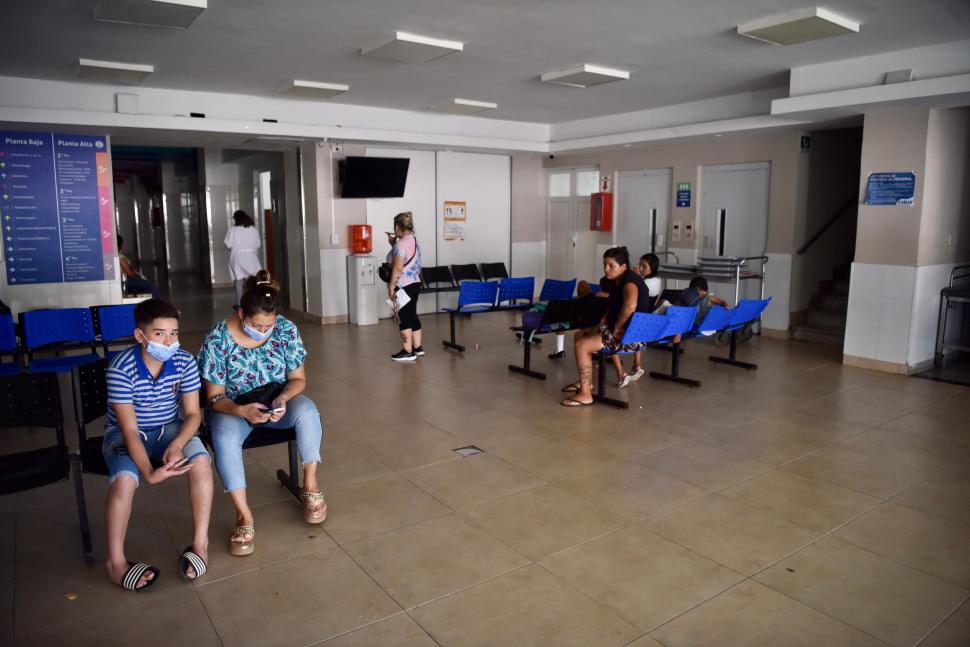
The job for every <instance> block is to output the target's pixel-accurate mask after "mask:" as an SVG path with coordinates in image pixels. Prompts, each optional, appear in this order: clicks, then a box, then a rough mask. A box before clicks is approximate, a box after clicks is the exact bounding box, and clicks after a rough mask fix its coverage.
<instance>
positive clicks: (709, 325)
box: [690, 306, 733, 337]
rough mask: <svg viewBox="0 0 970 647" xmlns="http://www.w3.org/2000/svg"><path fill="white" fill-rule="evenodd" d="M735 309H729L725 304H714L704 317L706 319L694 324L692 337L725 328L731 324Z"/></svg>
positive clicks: (691, 332)
mask: <svg viewBox="0 0 970 647" xmlns="http://www.w3.org/2000/svg"><path fill="white" fill-rule="evenodd" d="M732 316H733V310H728V309H727V308H725V307H724V306H714V307H712V308H711V309H710V311H709V312H708V313H707V316H706V317H704V320H703V321H701V322H700V323H699V324H697V325H696V326H694V329H693V330H692V331H690V336H691V337H697V336H701V335H702V336H705V337H706V336H708V335H712V334H714V333H716V332H720V331H721V330H725V329H726V328H727V327H728V326H729V325H730V324H731V317H732Z"/></svg>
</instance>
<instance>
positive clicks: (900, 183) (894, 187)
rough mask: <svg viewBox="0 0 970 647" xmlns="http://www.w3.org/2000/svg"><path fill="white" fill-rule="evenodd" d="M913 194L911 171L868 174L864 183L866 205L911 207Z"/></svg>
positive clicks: (913, 175) (912, 175)
mask: <svg viewBox="0 0 970 647" xmlns="http://www.w3.org/2000/svg"><path fill="white" fill-rule="evenodd" d="M915 193H916V173H914V172H912V171H904V172H892V173H870V174H869V176H868V180H867V181H866V204H893V205H912V204H913V196H914V195H915Z"/></svg>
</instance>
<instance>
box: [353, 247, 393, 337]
mask: <svg viewBox="0 0 970 647" xmlns="http://www.w3.org/2000/svg"><path fill="white" fill-rule="evenodd" d="M385 288H386V285H385V284H384V283H383V282H382V281H381V280H380V277H378V276H377V259H376V258H374V257H373V256H364V255H359V254H354V255H351V256H348V257H347V293H348V294H349V296H350V304H349V305H350V323H352V324H357V325H358V326H372V325H374V324H376V323H377V305H378V299H379V298H380V295H381V294H383V293H384V289H385Z"/></svg>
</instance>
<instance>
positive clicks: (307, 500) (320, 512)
mask: <svg viewBox="0 0 970 647" xmlns="http://www.w3.org/2000/svg"><path fill="white" fill-rule="evenodd" d="M300 498H301V499H303V520H304V521H306V522H307V523H312V524H318V523H323V520H324V519H326V518H327V501H326V499H325V498H324V496H323V492H308V491H307V490H302V491H300ZM318 503H323V507H322V508H317V510H312V509H311V508H312V506H314V505H315V504H318Z"/></svg>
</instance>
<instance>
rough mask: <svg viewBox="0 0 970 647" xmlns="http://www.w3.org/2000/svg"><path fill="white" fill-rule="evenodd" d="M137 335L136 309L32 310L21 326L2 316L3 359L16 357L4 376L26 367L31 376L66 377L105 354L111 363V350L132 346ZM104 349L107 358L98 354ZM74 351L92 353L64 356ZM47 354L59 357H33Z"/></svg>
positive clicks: (2, 370)
mask: <svg viewBox="0 0 970 647" xmlns="http://www.w3.org/2000/svg"><path fill="white" fill-rule="evenodd" d="M134 330H135V306H134V305H132V304H125V305H107V306H91V307H90V308H52V309H43V310H31V311H28V312H22V313H20V316H19V321H18V322H17V323H16V324H15V323H14V320H13V317H12V316H11V315H9V314H6V315H0V356H3V355H6V354H10V355H11V356H12V357H13V361H12V362H0V374H3V375H10V374H12V373H17V372H20V371H21V370H22V369H24V368H26V369H28V370H29V371H30V372H32V373H41V372H53V373H61V372H67V371H70V370H71V369H72V368H73V367H75V366H78V365H80V364H84V363H86V362H90V361H93V360H96V359H98V358H99V357H101V356H102V355H103V356H104V357H108V358H110V357H111V356H112V355H113V354H114V352H113V351H111V349H110V346H111V345H112V344H118V343H128V342H130V341H131V339H132V332H133V331H134ZM99 346H100V347H101V351H102V355H98V347H99ZM74 350H89V351H90V352H88V353H83V354H75V355H67V356H64V355H62V353H64V352H66V351H74ZM48 352H53V353H54V354H55V356H54V357H44V358H35V357H34V355H35V353H48Z"/></svg>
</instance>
